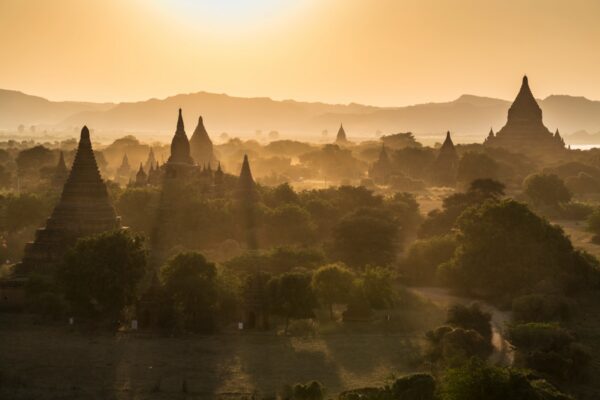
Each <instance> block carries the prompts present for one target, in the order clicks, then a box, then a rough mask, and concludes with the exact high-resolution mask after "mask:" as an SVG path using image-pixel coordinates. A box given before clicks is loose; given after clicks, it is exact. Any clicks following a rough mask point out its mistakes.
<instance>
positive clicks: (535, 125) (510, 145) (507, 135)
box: [485, 76, 565, 153]
mask: <svg viewBox="0 0 600 400" xmlns="http://www.w3.org/2000/svg"><path fill="white" fill-rule="evenodd" d="M485 145H486V146H492V147H504V148H506V149H508V150H514V151H517V152H523V153H542V152H548V151H551V152H556V151H560V150H563V149H564V148H565V144H564V142H563V141H562V138H561V137H560V135H558V136H556V137H555V135H553V134H552V132H550V130H548V128H546V126H544V122H543V121H542V109H541V108H540V106H539V105H538V103H537V101H536V100H535V97H533V94H532V93H531V89H530V88H529V80H528V79H527V76H524V77H523V82H522V83H521V89H520V90H519V93H518V94H517V97H516V98H515V101H514V102H513V103H512V105H511V106H510V108H509V109H508V119H507V121H506V125H504V127H503V128H502V129H500V130H499V131H498V132H497V133H496V135H493V134H490V135H488V137H487V138H486V140H485Z"/></svg>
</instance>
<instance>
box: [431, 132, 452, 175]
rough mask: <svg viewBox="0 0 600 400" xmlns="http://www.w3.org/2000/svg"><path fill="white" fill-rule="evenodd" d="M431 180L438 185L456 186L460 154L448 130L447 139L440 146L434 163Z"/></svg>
mask: <svg viewBox="0 0 600 400" xmlns="http://www.w3.org/2000/svg"><path fill="white" fill-rule="evenodd" d="M431 172H432V174H431V181H432V183H433V184H434V185H438V186H454V185H455V184H456V174H457V172H458V154H457V153H456V148H455V147H454V143H453V142H452V138H451V137H450V132H449V131H448V132H446V139H445V140H444V143H443V144H442V147H440V151H439V153H438V155H437V158H436V159H435V162H434V163H433V170H432V171H431Z"/></svg>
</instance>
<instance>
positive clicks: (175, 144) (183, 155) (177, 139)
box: [167, 108, 194, 165]
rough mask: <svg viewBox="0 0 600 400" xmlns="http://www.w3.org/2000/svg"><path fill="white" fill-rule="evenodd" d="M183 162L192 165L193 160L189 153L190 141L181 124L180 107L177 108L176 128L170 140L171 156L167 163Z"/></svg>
mask: <svg viewBox="0 0 600 400" xmlns="http://www.w3.org/2000/svg"><path fill="white" fill-rule="evenodd" d="M176 164H185V165H193V164H194V161H193V160H192V157H191V155H190V142H189V141H188V137H187V135H186V133H185V127H184V126H183V117H182V116H181V108H180V109H179V117H178V118H177V129H176V130H175V135H174V136H173V139H172V140H171V156H170V157H169V159H168V160H167V165H176Z"/></svg>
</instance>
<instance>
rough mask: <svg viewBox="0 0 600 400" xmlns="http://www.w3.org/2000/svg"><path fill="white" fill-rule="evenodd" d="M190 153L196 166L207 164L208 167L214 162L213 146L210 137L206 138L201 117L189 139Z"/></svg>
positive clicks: (206, 134)
mask: <svg viewBox="0 0 600 400" xmlns="http://www.w3.org/2000/svg"><path fill="white" fill-rule="evenodd" d="M190 151H191V154H192V158H193V159H194V161H195V162H196V164H198V165H205V164H208V166H211V164H214V162H215V155H214V152H213V144H212V141H211V140H210V137H208V132H206V128H205V127H204V122H203V120H202V117H199V118H198V126H196V129H195V130H194V133H193V134H192V137H191V138H190Z"/></svg>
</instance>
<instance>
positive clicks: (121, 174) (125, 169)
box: [115, 153, 131, 181]
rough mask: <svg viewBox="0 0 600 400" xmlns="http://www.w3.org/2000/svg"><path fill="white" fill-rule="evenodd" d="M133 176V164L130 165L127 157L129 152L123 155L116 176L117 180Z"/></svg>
mask: <svg viewBox="0 0 600 400" xmlns="http://www.w3.org/2000/svg"><path fill="white" fill-rule="evenodd" d="M130 177H131V166H130V165H129V158H127V153H125V154H124V155H123V160H122V161H121V165H120V166H119V168H118V169H117V174H116V176H115V178H116V179H117V180H121V181H122V180H129V178H130Z"/></svg>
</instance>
